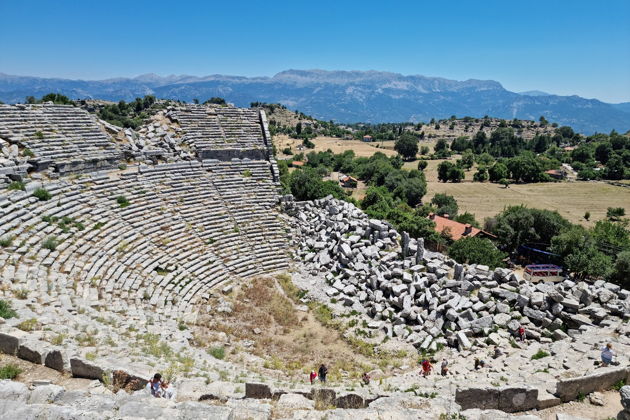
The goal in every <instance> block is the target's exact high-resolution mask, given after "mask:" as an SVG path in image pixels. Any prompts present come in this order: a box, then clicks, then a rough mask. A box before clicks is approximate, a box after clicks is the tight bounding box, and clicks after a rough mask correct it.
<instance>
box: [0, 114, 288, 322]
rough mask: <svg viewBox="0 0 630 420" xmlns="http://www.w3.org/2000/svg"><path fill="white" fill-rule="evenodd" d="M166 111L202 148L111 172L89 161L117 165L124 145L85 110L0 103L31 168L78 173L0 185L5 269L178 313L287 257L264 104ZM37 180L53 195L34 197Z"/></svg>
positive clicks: (3, 125) (66, 295) (26, 280)
mask: <svg viewBox="0 0 630 420" xmlns="http://www.w3.org/2000/svg"><path fill="white" fill-rule="evenodd" d="M172 113H173V115H176V118H177V119H178V120H180V121H181V123H182V125H183V127H184V129H183V130H182V132H181V133H182V134H183V138H184V142H188V143H190V144H191V145H192V146H193V147H194V148H195V149H196V151H197V154H198V157H199V158H200V159H202V158H208V159H206V160H203V161H194V160H193V161H179V162H175V163H169V164H158V165H139V166H134V167H131V168H129V169H128V170H126V171H125V172H123V173H120V172H110V173H106V172H103V171H100V172H96V171H95V170H96V169H105V168H107V169H111V167H112V165H118V163H119V162H120V161H121V158H122V153H121V150H123V149H124V148H125V146H124V145H121V144H118V143H117V141H115V140H114V139H113V138H112V137H110V136H109V135H107V134H106V133H105V132H103V131H102V130H101V129H100V128H99V126H98V125H97V123H96V121H95V120H94V119H93V117H91V116H90V115H89V114H87V113H86V112H85V111H82V110H81V109H79V108H75V107H72V106H61V105H51V104H44V105H17V106H0V137H2V138H4V139H5V141H7V142H10V143H11V144H16V145H18V146H19V147H20V148H28V150H30V151H31V152H32V154H33V156H32V157H31V159H29V163H30V164H32V165H33V169H34V170H35V171H41V170H43V169H46V168H49V167H50V168H52V169H53V170H54V171H55V173H59V174H62V175H63V174H67V173H69V172H73V173H77V172H79V173H84V174H83V175H82V176H81V177H76V176H74V177H65V178H62V179H59V180H57V181H53V180H51V181H44V180H42V181H41V182H30V183H28V184H27V186H26V191H19V190H17V191H15V190H2V191H0V238H4V239H5V240H10V242H11V244H10V245H9V246H7V247H6V248H5V249H4V252H3V253H2V255H1V256H0V278H2V279H4V281H6V282H13V283H18V284H23V285H24V286H25V287H27V288H29V289H31V290H37V289H40V290H41V291H42V292H43V293H46V292H47V293H48V294H49V295H51V297H52V298H53V299H55V300H59V302H60V304H62V305H64V306H71V303H70V302H72V301H73V300H74V299H75V298H79V297H80V298H81V299H87V301H88V302H92V304H95V303H97V302H100V304H105V303H107V304H109V305H114V306H116V305H126V304H127V303H128V302H132V303H136V304H138V305H142V304H145V303H146V304H150V305H156V306H157V307H159V308H165V309H164V310H166V311H167V313H173V315H177V314H180V313H182V312H184V311H186V310H189V309H190V304H191V303H194V302H196V301H197V300H198V299H199V298H203V297H204V296H207V295H206V293H207V292H208V291H209V290H210V289H212V288H213V287H216V286H218V285H219V284H221V283H222V282H224V281H226V280H227V279H229V278H231V277H241V278H244V277H248V276H251V275H254V274H262V273H265V272H272V271H277V270H281V269H284V268H286V267H287V266H288V264H287V255H286V245H287V244H286V239H285V236H286V235H285V234H284V231H283V229H282V226H281V223H280V221H279V219H278V217H277V214H276V213H274V212H273V211H270V210H271V209H272V208H273V207H274V205H275V204H276V202H277V199H278V192H279V190H278V182H277V176H276V175H275V173H276V172H274V166H275V162H273V161H272V160H271V158H270V154H269V147H270V146H269V143H268V142H267V137H266V136H268V130H267V127H266V120H265V118H264V113H261V112H259V111H257V110H247V109H236V108H207V107H203V106H186V107H183V108H181V109H178V110H173V111H172ZM215 152H216V153H215ZM232 152H233V153H232ZM250 158H254V159H250ZM48 173H50V172H48ZM36 188H43V189H45V190H46V191H48V193H50V195H51V197H50V198H49V199H48V200H46V201H40V200H38V199H37V198H35V197H34V196H33V191H34V190H35V189H36ZM47 240H48V244H47V245H46V246H45V244H46V241H47ZM52 245H54V246H52Z"/></svg>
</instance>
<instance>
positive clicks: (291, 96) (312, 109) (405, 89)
mask: <svg viewBox="0 0 630 420" xmlns="http://www.w3.org/2000/svg"><path fill="white" fill-rule="evenodd" d="M48 92H59V93H63V94H65V95H67V96H70V97H72V98H86V97H90V98H100V99H107V100H116V101H117V100H119V99H124V100H127V101H129V100H132V99H134V98H135V97H137V96H143V95H146V94H154V95H156V96H157V97H161V98H166V99H178V100H183V101H192V100H193V99H195V98H197V99H199V100H202V101H203V100H205V99H207V98H210V97H213V96H221V97H225V98H226V99H227V100H228V101H230V102H233V103H234V104H235V105H237V106H247V105H249V103H250V102H254V101H263V102H269V103H273V102H276V103H281V104H284V105H286V106H288V107H290V108H292V109H299V110H300V111H303V112H305V113H307V114H309V115H313V116H314V117H316V118H319V119H322V120H336V121H340V122H374V123H376V122H396V121H398V122H400V121H412V122H418V121H428V120H430V119H431V118H448V117H450V116H451V115H458V116H465V115H468V116H472V117H482V116H484V115H491V116H493V117H498V118H506V119H512V118H518V119H530V120H531V119H534V120H536V119H538V118H539V117H540V116H541V115H544V116H545V117H546V118H547V119H548V120H549V121H554V122H557V123H558V124H560V125H570V126H572V127H573V128H574V129H576V130H577V131H580V132H583V133H586V134H590V133H593V132H595V131H600V132H608V131H610V130H612V129H616V130H617V131H621V132H625V131H627V130H628V129H629V128H630V113H629V112H626V111H625V109H624V108H623V107H618V106H614V105H611V104H607V103H604V102H601V101H599V100H596V99H584V98H581V97H579V96H558V95H546V96H540V95H535V96H533V95H523V94H519V93H515V92H510V91H508V90H506V89H504V88H503V86H502V85H501V84H500V83H498V82H496V81H492V80H473V79H471V80H466V81H455V80H448V79H443V78H436V77H425V76H404V75H401V74H397V73H387V72H376V71H365V72H364V71H323V70H288V71H283V72H281V73H278V74H276V75H275V76H273V77H270V78H269V77H255V78H246V77H237V76H223V75H212V76H206V77H194V76H168V77H160V76H156V75H151V74H149V75H142V76H138V77H136V78H133V79H123V78H119V79H108V80H102V81H81V80H66V79H42V78H34V77H21V76H9V75H4V74H0V100H2V101H4V102H19V101H23V100H24V97H25V96H27V95H33V96H42V95H43V94H46V93H48Z"/></svg>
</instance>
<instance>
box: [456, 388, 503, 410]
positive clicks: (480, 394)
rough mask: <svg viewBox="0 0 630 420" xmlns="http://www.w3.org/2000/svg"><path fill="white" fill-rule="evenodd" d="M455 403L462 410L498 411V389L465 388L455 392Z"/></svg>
mask: <svg viewBox="0 0 630 420" xmlns="http://www.w3.org/2000/svg"><path fill="white" fill-rule="evenodd" d="M455 402H456V403H457V404H459V405H460V406H461V407H462V410H467V409H469V408H480V409H482V410H485V409H495V410H496V409H498V408H499V389H498V388H467V389H458V390H457V391H455Z"/></svg>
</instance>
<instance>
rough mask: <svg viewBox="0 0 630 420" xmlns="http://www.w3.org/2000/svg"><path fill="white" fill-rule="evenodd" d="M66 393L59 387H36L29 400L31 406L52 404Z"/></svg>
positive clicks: (51, 385)
mask: <svg viewBox="0 0 630 420" xmlns="http://www.w3.org/2000/svg"><path fill="white" fill-rule="evenodd" d="M65 392H66V390H65V389H64V388H63V387H61V386H59V385H53V384H50V385H43V386H36V387H35V388H34V389H33V390H32V391H31V395H30V396H29V398H28V403H29V404H51V403H54V402H55V401H57V400H58V399H59V398H61V396H62V395H63V394H64V393H65Z"/></svg>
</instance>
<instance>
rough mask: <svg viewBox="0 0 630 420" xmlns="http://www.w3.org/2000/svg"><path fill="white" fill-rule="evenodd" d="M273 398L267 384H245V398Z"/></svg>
mask: <svg viewBox="0 0 630 420" xmlns="http://www.w3.org/2000/svg"><path fill="white" fill-rule="evenodd" d="M272 396H273V394H272V392H271V388H270V387H269V385H267V384H257V383H246V384H245V398H256V399H259V400H262V399H271V398H272Z"/></svg>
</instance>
